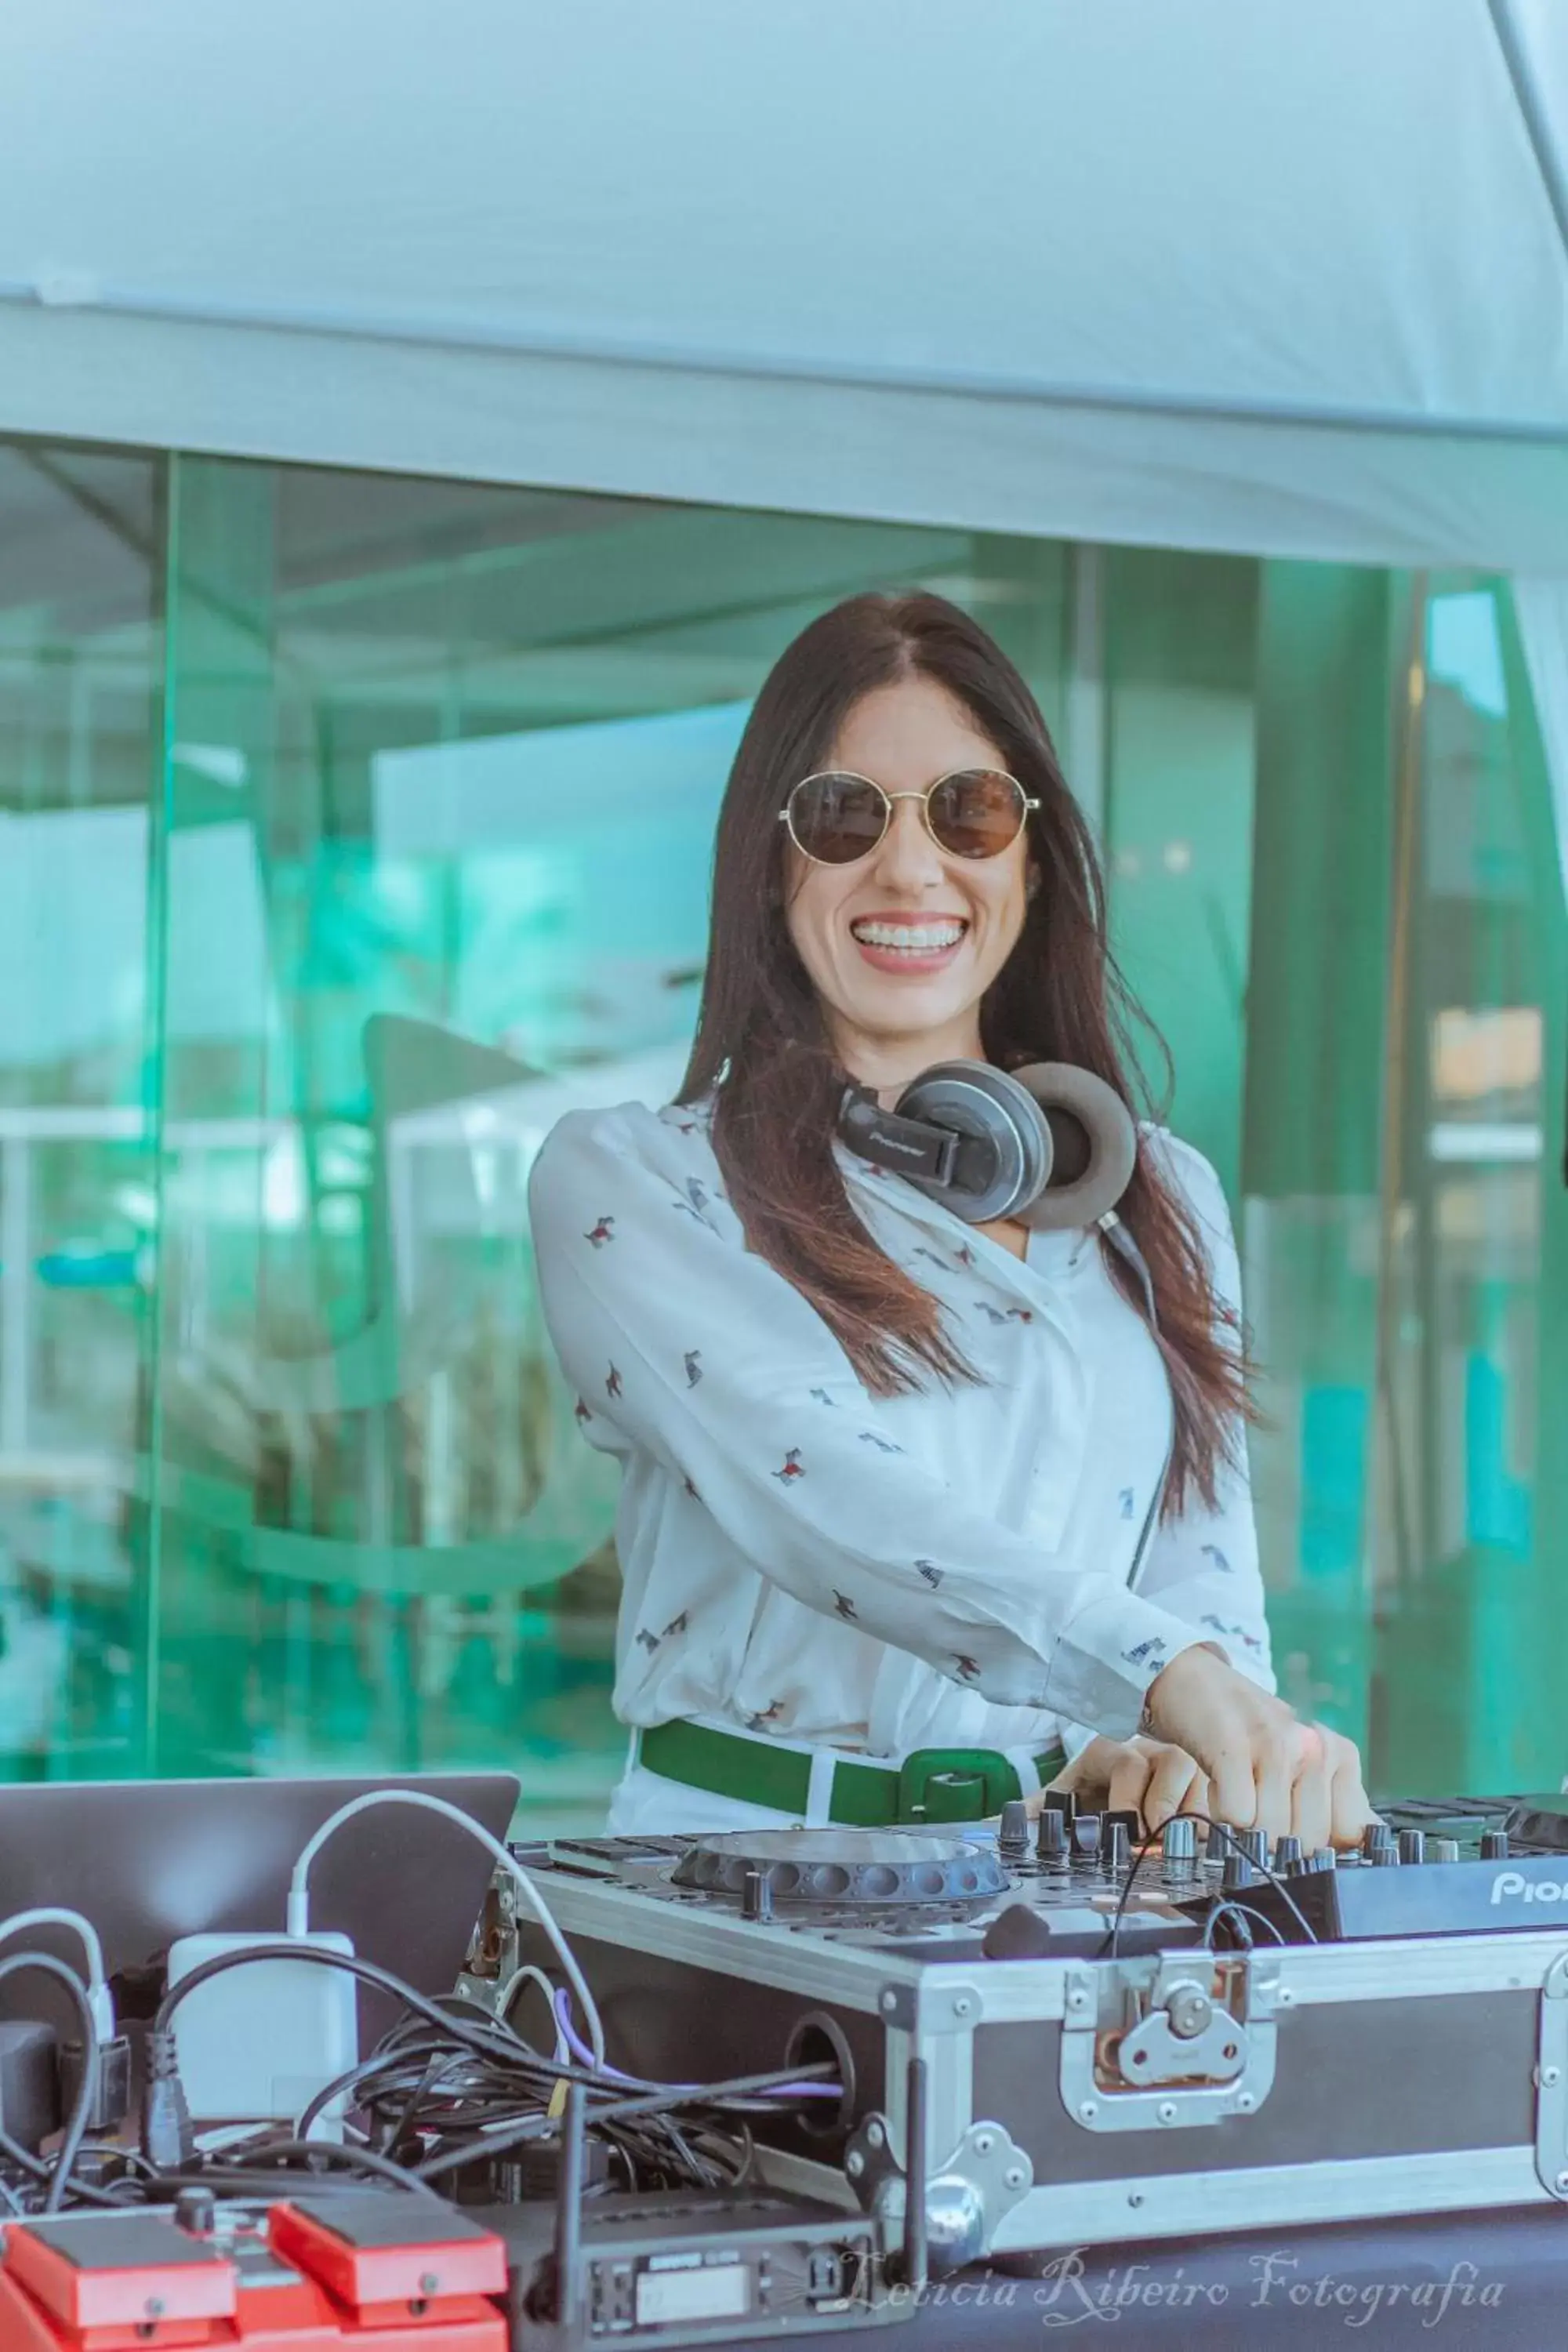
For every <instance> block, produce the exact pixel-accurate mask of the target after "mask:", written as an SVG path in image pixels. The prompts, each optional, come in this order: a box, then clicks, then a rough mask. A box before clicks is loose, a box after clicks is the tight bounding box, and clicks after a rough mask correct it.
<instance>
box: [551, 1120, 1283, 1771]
mask: <svg viewBox="0 0 1568 2352" xmlns="http://www.w3.org/2000/svg"><path fill="white" fill-rule="evenodd" d="M1143 1148H1144V1149H1145V1150H1149V1149H1155V1150H1159V1151H1160V1152H1161V1153H1162V1155H1163V1159H1164V1162H1165V1165H1166V1167H1167V1169H1168V1170H1169V1171H1171V1173H1172V1175H1173V1178H1174V1180H1175V1181H1176V1182H1177V1183H1178V1184H1179V1185H1180V1186H1181V1187H1182V1188H1183V1189H1184V1192H1185V1195H1186V1197H1187V1199H1188V1200H1189V1201H1190V1202H1191V1203H1192V1205H1193V1207H1194V1210H1195V1212H1196V1214H1197V1217H1198V1220H1199V1224H1200V1229H1201V1231H1202V1232H1203V1234H1204V1236H1205V1240H1206V1241H1207V1243H1208V1244H1209V1247H1210V1251H1211V1256H1212V1266H1213V1276H1214V1281H1215V1289H1216V1292H1217V1294H1218V1296H1219V1297H1221V1298H1222V1299H1224V1300H1225V1301H1226V1302H1227V1303H1228V1304H1231V1305H1233V1306H1234V1305H1235V1304H1236V1303H1237V1293H1238V1270H1237V1258H1236V1249H1235V1244H1234V1243H1233V1241H1232V1238H1231V1230H1230V1220H1229V1215H1228V1213H1227V1211H1226V1203H1225V1196H1224V1193H1223V1192H1222V1191H1221V1188H1220V1184H1219V1181H1218V1179H1217V1178H1216V1176H1215V1172H1214V1171H1213V1169H1212V1168H1211V1167H1210V1166H1209V1164H1208V1162H1207V1161H1206V1160H1204V1159H1203V1158H1202V1157H1201V1155H1200V1154H1199V1153H1197V1152H1195V1151H1194V1150H1191V1148H1190V1147H1189V1146H1187V1145H1185V1144H1183V1143H1180V1142H1177V1141H1176V1140H1175V1139H1173V1138H1172V1137H1170V1136H1168V1135H1166V1134H1164V1133H1163V1131H1159V1130H1154V1131H1150V1132H1148V1133H1146V1134H1145V1136H1144V1139H1143ZM839 1160H840V1164H841V1166H842V1167H843V1170H844V1173H845V1176H846V1179H847V1182H848V1185H849V1188H850V1193H851V1197H852V1199H853V1201H854V1203H855V1207H856V1209H857V1211H858V1214H859V1215H860V1217H861V1218H862V1219H863V1221H864V1223H866V1225H867V1227H868V1230H869V1231H870V1232H871V1234H873V1235H874V1237H875V1238H876V1240H877V1241H878V1243H879V1244H880V1246H881V1247H882V1248H883V1249H884V1250H885V1251H886V1252H887V1254H888V1255H889V1257H891V1258H892V1259H894V1260H895V1261H896V1262H897V1263H898V1264H899V1265H901V1266H903V1267H904V1268H906V1269H907V1271H908V1272H909V1273H910V1274H911V1275H913V1276H915V1278H916V1279H917V1280H918V1281H920V1282H921V1283H922V1284H923V1285H924V1286H925V1287H926V1288H927V1289H928V1290H930V1291H931V1292H932V1293H933V1294H934V1295H935V1296H936V1297H938V1298H939V1299H941V1300H942V1304H943V1306H944V1307H945V1308H946V1310H947V1318H948V1327H949V1329H950V1331H951V1332H952V1336H953V1338H954V1339H955V1340H956V1341H957V1343H958V1345H959V1346H960V1347H961V1349H962V1350H963V1353H964V1355H965V1356H966V1357H967V1359H968V1360H969V1361H970V1363H971V1364H972V1365H973V1367H974V1368H975V1370H977V1371H978V1372H979V1373H980V1374H981V1375H982V1380H981V1381H980V1383H978V1384H973V1385H971V1384H968V1383H960V1384H958V1385H957V1386H955V1387H953V1388H951V1389H950V1388H947V1387H945V1386H944V1385H942V1383H941V1382H940V1381H937V1380H936V1378H935V1377H934V1375H933V1376H931V1381H930V1384H929V1386H928V1387H926V1388H924V1389H922V1390H921V1391H915V1392H912V1393H910V1394H906V1395H902V1396H899V1397H895V1398H891V1399H883V1398H874V1397H872V1396H870V1395H869V1394H868V1391H866V1390H865V1388H863V1387H862V1385H861V1382H860V1381H859V1379H858V1376H857V1374H856V1372H855V1370H854V1368H853V1366H852V1365H851V1363H850V1361H849V1360H848V1358H847V1356H846V1354H845V1353H844V1350H843V1349H842V1348H841V1347H840V1345H839V1343H838V1341H837V1339H836V1338H835V1336H834V1334H833V1332H832V1331H831V1330H830V1329H829V1328H828V1327H827V1325H826V1323H824V1322H823V1320H822V1318H820V1316H818V1315H817V1313H816V1310H815V1308H813V1307H810V1306H809V1305H808V1304H807V1303H806V1301H805V1299H804V1298H803V1297H801V1295H800V1293H799V1292H798V1291H797V1290H795V1288H794V1286H792V1285H791V1284H790V1283H788V1282H787V1281H786V1280H785V1279H784V1276H782V1275H780V1274H778V1273H776V1272H775V1271H774V1269H773V1267H772V1266H770V1265H768V1264H767V1263H766V1261H765V1260H763V1258H760V1257H758V1256H756V1255H753V1254H752V1253H751V1252H750V1251H749V1250H748V1249H747V1247H746V1245H745V1240H744V1236H743V1234H742V1228H741V1223H740V1220H739V1218H738V1217H737V1216H736V1215H735V1213H734V1212H733V1211H732V1210H731V1208H730V1206H729V1204H728V1202H726V1200H725V1197H724V1193H723V1191H722V1188H721V1178H720V1172H719V1167H718V1163H717V1160H715V1158H714V1154H713V1150H712V1147H711V1144H710V1138H709V1117H708V1113H707V1111H706V1110H705V1109H704V1108H680V1107H672V1108H667V1109H665V1110H662V1111H658V1112H655V1111H651V1110H648V1109H647V1108H644V1106H643V1105H641V1104H639V1103H626V1104H623V1105H622V1106H620V1107H619V1108H616V1109H610V1110H599V1111H574V1112H572V1113H570V1114H569V1115H568V1116H567V1117H566V1118H563V1119H562V1120H561V1122H560V1123H559V1125H558V1126H557V1127H555V1128H554V1129H552V1132H551V1134H550V1136H549V1137H548V1138H547V1139H546V1141H545V1143H544V1146H543V1148H542V1150H541V1152H540V1154H539V1157H538V1159H537V1160H536V1161H535V1164H534V1169H533V1172H532V1176H531V1181H530V1208H531V1216H532V1223H533V1235H534V1244H535V1248H536V1251H537V1255H538V1264H539V1278H540V1284H541V1289H542V1297H543V1304H544V1311H545V1317H546V1319H547V1321H548V1324H549V1327H550V1331H551V1336H552V1339H553V1340H554V1343H555V1347H556V1350H557V1352H558V1354H559V1356H560V1358H561V1360H562V1363H563V1367H564V1369H565V1371H566V1375H567V1377H568V1379H569V1380H570V1381H571V1382H572V1384H573V1386H574V1388H575V1389H576V1390H577V1391H578V1392H579V1398H580V1402H579V1403H578V1407H577V1417H578V1421H579V1423H580V1424H581V1426H582V1429H583V1432H584V1435H585V1436H586V1437H587V1439H588V1440H589V1442H590V1444H594V1445H595V1446H597V1447H598V1448H600V1449H601V1450H602V1451H604V1452H605V1453H609V1454H615V1455H616V1457H617V1458H618V1459H619V1461H620V1463H621V1465H622V1472H623V1478H622V1487H621V1500H620V1508H619V1513H618V1517H617V1520H616V1547H617V1550H618V1552H619V1556H620V1561H621V1568H622V1573H623V1578H624V1594H623V1601H622V1607H621V1614H620V1626H619V1633H618V1636H617V1642H616V1689H615V1705H616V1713H617V1714H618V1715H619V1716H620V1717H621V1718H622V1720H623V1721H625V1722H626V1723H629V1724H637V1725H641V1726H644V1727H647V1726H650V1725H653V1724H656V1723H662V1722H665V1721H668V1719H669V1718H671V1717H678V1716H701V1717H707V1718H708V1719H709V1720H710V1721H717V1722H721V1723H722V1722H730V1723H733V1724H735V1725H737V1726H739V1727H742V1728H745V1729H748V1730H752V1731H765V1732H770V1733H773V1735H775V1736H782V1737H784V1738H792V1739H796V1740H812V1741H816V1742H820V1743H823V1744H826V1745H830V1746H834V1747H840V1748H860V1749H864V1750H866V1751H868V1752H869V1753H871V1754H873V1755H889V1756H900V1755H902V1754H904V1753H905V1752H907V1751H908V1750H909V1749H910V1748H917V1747H926V1746H944V1747H948V1746H952V1747H959V1746H963V1747H992V1748H1016V1747H1024V1746H1033V1747H1036V1748H1042V1747H1045V1746H1047V1745H1049V1744H1050V1742H1051V1741H1052V1740H1053V1739H1055V1738H1058V1737H1059V1738H1063V1739H1064V1741H1065V1744H1066V1745H1067V1747H1068V1749H1069V1751H1073V1752H1076V1749H1077V1748H1079V1747H1080V1746H1082V1745H1083V1743H1084V1740H1085V1739H1086V1738H1088V1736H1089V1733H1090V1732H1091V1731H1092V1730H1100V1731H1103V1732H1106V1733H1109V1734H1110V1735H1111V1736H1112V1737H1114V1738H1125V1737H1127V1736H1128V1735H1129V1734H1130V1733H1131V1731H1132V1730H1133V1729H1134V1727H1136V1725H1137V1722H1138V1719H1139V1716H1140V1714H1141V1712H1142V1706H1143V1698H1144V1694H1145V1692H1146V1690H1147V1688H1148V1685H1149V1684H1150V1683H1151V1682H1152V1679H1153V1677H1154V1676H1155V1675H1157V1674H1158V1673H1159V1672H1160V1670H1161V1668H1162V1667H1163V1666H1164V1665H1166V1664H1168V1663H1169V1662H1170V1660H1171V1659H1172V1658H1173V1656H1174V1655H1175V1654H1176V1653H1177V1652H1178V1651H1179V1650H1182V1649H1184V1648H1186V1647H1187V1646H1189V1645H1190V1644H1191V1643H1193V1642H1194V1641H1205V1640H1207V1641H1214V1642H1216V1643H1218V1644H1219V1645H1220V1646H1221V1647H1222V1648H1223V1649H1224V1650H1225V1651H1226V1654H1228V1655H1229V1656H1230V1658H1231V1659H1232V1661H1233V1662H1234V1664H1236V1665H1237V1666H1238V1667H1239V1668H1240V1669H1241V1670H1242V1671H1243V1672H1244V1673H1246V1674H1247V1675H1250V1676H1251V1677H1252V1678H1253V1679H1254V1680H1255V1681H1257V1682H1258V1683H1260V1684H1262V1685H1264V1686H1265V1687H1266V1688H1268V1689H1272V1688H1273V1687H1274V1684H1273V1675H1272V1673H1271V1670H1270V1665H1269V1655H1268V1628H1267V1625H1266V1623H1265V1619H1264V1611H1263V1588H1262V1582H1261V1579H1260V1577H1259V1574H1258V1544H1257V1537H1256V1533H1255V1529H1254V1526H1253V1517H1252V1506H1251V1496H1250V1492H1249V1488H1248V1484H1247V1475H1246V1472H1245V1469H1244V1468H1242V1469H1237V1470H1222V1472H1221V1483H1220V1495H1219V1507H1218V1509H1217V1510H1216V1511H1214V1512H1209V1511H1207V1510H1205V1509H1204V1508H1203V1507H1201V1506H1200V1507H1196V1508H1194V1509H1189V1510H1188V1511H1186V1512H1185V1513H1184V1515H1183V1516H1182V1517H1181V1518H1180V1519H1179V1520H1177V1521H1175V1522H1173V1523H1166V1524H1163V1525H1162V1526H1161V1527H1159V1528H1157V1529H1156V1530H1155V1533H1154V1535H1153V1537H1152V1540H1151V1543H1150V1545H1149V1548H1148V1550H1147V1552H1146V1554H1145V1558H1144V1562H1143V1567H1142V1573H1141V1574H1140V1576H1139V1579H1138V1589H1137V1591H1129V1590H1128V1588H1127V1582H1126V1579H1127V1575H1128V1571H1129V1570H1130V1567H1131V1561H1132V1557H1133V1553H1134V1549H1135V1547H1136V1544H1137V1540H1138V1537H1139V1534H1140V1532H1141V1530H1142V1526H1143V1521H1144V1517H1145V1514H1146V1512H1147V1509H1148V1505H1149V1498H1150V1496H1151V1493H1152V1488H1153V1484H1154V1482H1155V1481H1156V1480H1157V1478H1158V1476H1159V1475H1160V1471H1161V1468H1162V1466H1163V1462H1164V1457H1165V1451H1166V1447H1167V1444H1168V1443H1169V1437H1170V1428H1171V1403H1170V1391H1169V1385H1168V1382H1167V1380H1166V1376H1165V1371H1164V1367H1163V1362H1162V1360H1161V1358H1160V1355H1159V1351H1158V1349H1156V1348H1155V1346H1154V1344H1153V1342H1152V1339H1151V1338H1150V1335H1149V1333H1148V1330H1147V1328H1145V1326H1144V1324H1143V1322H1142V1318H1140V1317H1139V1316H1138V1315H1137V1314H1135V1313H1134V1312H1133V1310H1132V1309H1131V1307H1129V1306H1128V1305H1127V1304H1126V1302H1125V1301H1124V1300H1123V1299H1122V1297H1121V1294H1120V1293H1119V1292H1118V1291H1117V1289H1116V1288H1115V1286H1114V1285H1113V1284H1112V1282H1111V1280H1110V1276H1109V1275H1108V1273H1107V1271H1106V1268H1105V1265H1104V1260H1103V1255H1102V1251H1101V1247H1100V1243H1099V1241H1098V1239H1097V1238H1096V1237H1095V1236H1093V1235H1091V1234H1085V1233H1078V1234H1032V1235H1031V1236H1030V1239H1029V1245H1028V1255H1027V1257H1026V1259H1025V1260H1020V1259H1018V1258H1016V1257H1015V1256H1014V1255H1012V1253H1011V1252H1010V1251H1008V1250H1006V1249H1005V1248H1004V1247H1003V1246H1002V1245H1001V1244H999V1243H997V1242H994V1241H993V1240H991V1239H990V1238H988V1237H987V1236H986V1235H985V1234H980V1233H977V1232H975V1231H974V1230H973V1227H971V1226H968V1225H965V1224H964V1223H962V1222H961V1221H960V1220H959V1219H958V1218H957V1217H955V1216H954V1215H953V1214H952V1212H951V1211H949V1210H947V1209H945V1208H943V1207H942V1206H941V1205H940V1203H938V1202H933V1201H930V1200H928V1199H926V1197H925V1196H924V1195H923V1194H922V1193H921V1192H917V1191H916V1189H915V1188H914V1186H913V1185H911V1184H909V1183H906V1182H905V1181H903V1179H902V1178H900V1177H897V1176H891V1175H885V1174H883V1173H882V1172H881V1171H878V1170H876V1169H874V1168H872V1167H870V1166H869V1165H868V1163H867V1162H865V1161H863V1160H858V1159H857V1158H856V1157H854V1155H852V1154H851V1153H849V1152H847V1151H846V1150H840V1151H839Z"/></svg>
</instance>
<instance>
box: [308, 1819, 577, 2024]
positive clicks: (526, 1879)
mask: <svg viewBox="0 0 1568 2352" xmlns="http://www.w3.org/2000/svg"><path fill="white" fill-rule="evenodd" d="M372 1805H419V1806H421V1807H423V1809H424V1811H426V1812H429V1813H440V1814H442V1815H443V1816H444V1817H445V1818H446V1819H447V1821H449V1822H456V1823H457V1825H458V1828H459V1829H460V1830H467V1831H468V1835H469V1836H470V1837H471V1838H474V1839H477V1840H478V1842H479V1844H480V1845H482V1846H483V1847H484V1849H485V1852H486V1853H489V1854H491V1855H493V1857H494V1858H495V1860H496V1861H497V1862H499V1863H500V1866H501V1868H502V1869H503V1870H505V1871H508V1872H510V1874H511V1876H512V1877H513V1878H515V1879H516V1881H517V1883H518V1885H519V1886H521V1889H522V1891H523V1893H524V1894H525V1895H527V1897H528V1900H529V1903H530V1904H531V1906H532V1910H533V1916H534V1917H535V1918H536V1919H537V1920H538V1922H539V1924H540V1926H541V1927H542V1928H543V1930H544V1932H545V1935H546V1936H547V1937H549V1939H550V1944H551V1948H552V1950H553V1951H554V1954H555V1957H556V1958H557V1959H558V1960H559V1961H560V1963H561V1966H562V1969H563V1972H564V1974H565V1978H566V1981H567V1983H568V1984H569V1985H570V1986H571V1988H572V1990H573V1991H574V1993H575V1994H576V1996H577V1998H578V2000H580V2001H581V2002H582V2004H583V2014H584V2018H585V2019H586V2020H587V2023H588V2042H589V2046H590V2047H591V2049H592V2050H593V2053H594V2061H595V2064H596V2065H599V2066H602V2065H603V2064H604V2063H605V2028H604V2025H603V2023H602V2021H601V2020H600V2017H599V2011H598V2007H597V2004H596V2003H595V2000H594V1996H593V1994H592V1993H591V1992H590V1991H589V1990H588V1987H587V1983H586V1981H585V1979H584V1975H583V1971H582V1969H580V1968H579V1967H578V1965H577V1963H576V1961H575V1960H574V1958H573V1957H572V1952H571V1948H570V1947H569V1946H568V1944H567V1942H566V1938H565V1937H564V1936H563V1934H562V1933H561V1930H560V1928H559V1927H557V1926H556V1924H555V1916H554V1914H553V1912H552V1910H551V1908H550V1906H549V1904H548V1903H546V1901H545V1899H544V1897H543V1895H541V1893H540V1891H539V1889H538V1887H537V1886H535V1885H534V1883H533V1881H532V1879H531V1877H530V1876H529V1874H528V1873H527V1871H526V1870H524V1868H523V1866H522V1864H521V1862H519V1861H518V1860H517V1859H516V1858H515V1856H514V1855H512V1854H510V1853H508V1852H507V1850H506V1848H505V1846H504V1845H502V1843H501V1842H500V1838H493V1837H491V1835H490V1833H489V1830H486V1829H481V1828H480V1827H479V1822H476V1821H474V1820H472V1819H471V1818H470V1816H469V1815H468V1814H467V1813H465V1812H462V1811H459V1810H458V1807H457V1806H456V1805H449V1804H448V1803H447V1800H446V1798H445V1797H431V1796H427V1795H426V1793H425V1791H424V1790H422V1789H373V1790H371V1791H370V1792H369V1794H368V1795H366V1796H363V1797H355V1798H353V1799H352V1800H351V1801H350V1802H349V1803H348V1804H346V1805H340V1806H339V1808H338V1810H337V1811H336V1812H335V1813H333V1814H332V1815H331V1818H330V1819H329V1820H327V1821H324V1822H322V1823H321V1828H320V1829H319V1830H318V1831H317V1832H316V1834H315V1836H314V1837H313V1838H311V1840H310V1843H309V1844H308V1845H307V1846H306V1848H305V1850H304V1852H303V1853H301V1854H300V1859H299V1861H298V1862H297V1863H296V1864H294V1873H293V1876H292V1877H291V1878H290V1880H289V1908H288V1912H287V1915H286V1916H287V1919H288V1932H289V1935H290V1936H305V1935H309V1933H310V1889H309V1884H308V1882H309V1880H310V1864H312V1863H313V1862H314V1861H315V1859H316V1856H317V1855H318V1854H319V1853H321V1848H322V1847H323V1846H324V1845H325V1844H326V1843H327V1840H328V1839H329V1838H330V1837H331V1835H332V1833H333V1832H334V1831H335V1830H339V1829H341V1828H342V1825H343V1823H344V1822H350V1821H353V1817H354V1815H355V1814H356V1813H363V1812H367V1811H369V1809H370V1808H371V1806H372Z"/></svg>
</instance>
